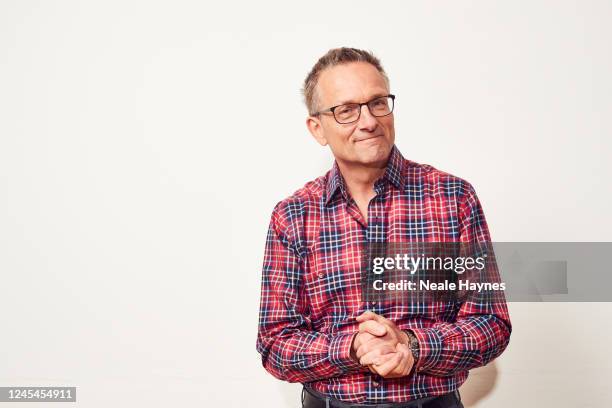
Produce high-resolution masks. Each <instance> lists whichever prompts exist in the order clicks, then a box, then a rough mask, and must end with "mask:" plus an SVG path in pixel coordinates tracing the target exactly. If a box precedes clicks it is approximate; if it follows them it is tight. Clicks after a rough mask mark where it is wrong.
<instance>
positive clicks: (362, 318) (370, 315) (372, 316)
mask: <svg viewBox="0 0 612 408" xmlns="http://www.w3.org/2000/svg"><path fill="white" fill-rule="evenodd" d="M355 319H356V320H357V321H358V322H365V321H367V320H374V321H376V322H378V323H381V324H382V323H390V322H391V321H390V320H389V319H387V318H386V317H384V316H381V315H379V314H376V313H374V312H371V311H369V310H367V311H365V312H363V313H362V314H360V315H359V316H357V317H356V318H355Z"/></svg>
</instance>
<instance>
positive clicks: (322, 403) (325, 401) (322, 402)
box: [302, 386, 464, 408]
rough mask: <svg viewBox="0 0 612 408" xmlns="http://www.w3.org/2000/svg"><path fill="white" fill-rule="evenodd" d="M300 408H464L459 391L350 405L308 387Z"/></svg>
mask: <svg viewBox="0 0 612 408" xmlns="http://www.w3.org/2000/svg"><path fill="white" fill-rule="evenodd" d="M302 408H464V407H463V404H462V403H461V396H460V395H459V391H453V392H450V393H448V394H445V395H440V396H438V397H429V398H421V399H418V400H413V401H409V402H404V403H387V404H351V403H347V402H342V401H340V400H337V399H335V398H330V397H327V396H325V395H323V394H321V393H319V392H317V391H315V390H313V389H312V388H310V387H308V386H304V388H303V389H302Z"/></svg>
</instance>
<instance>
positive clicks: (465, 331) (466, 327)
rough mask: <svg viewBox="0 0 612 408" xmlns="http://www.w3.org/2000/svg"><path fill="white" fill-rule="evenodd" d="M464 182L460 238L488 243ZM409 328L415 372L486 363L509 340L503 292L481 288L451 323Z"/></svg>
mask: <svg viewBox="0 0 612 408" xmlns="http://www.w3.org/2000/svg"><path fill="white" fill-rule="evenodd" d="M466 184H467V188H466V193H465V194H464V196H463V197H462V200H461V203H460V206H459V218H460V219H459V224H460V241H461V242H462V243H472V242H477V243H478V242H484V243H488V244H490V241H491V238H490V236H489V231H488V227H487V223H486V220H485V217H484V213H483V210H482V206H481V205H480V202H479V200H478V198H477V196H476V193H475V191H474V189H473V187H472V186H471V185H469V184H468V183H466ZM489 261H491V264H490V266H489V267H488V269H489V271H488V272H487V273H488V274H491V273H492V274H494V275H495V276H497V278H498V279H499V275H498V271H497V265H496V263H495V259H494V257H493V258H492V259H489V260H488V261H487V263H488V264H489ZM489 276H491V275H489ZM410 330H411V331H412V332H413V333H414V335H415V337H416V338H417V340H418V342H419V359H418V361H417V364H416V367H415V369H416V371H417V372H422V373H427V374H430V375H435V376H448V375H453V374H455V373H456V372H459V371H465V370H469V369H472V368H476V367H480V366H483V365H486V364H487V363H488V362H490V361H491V360H493V359H495V358H496V357H498V356H499V355H500V354H501V353H502V352H503V351H504V350H505V348H506V346H507V345H508V343H509V341H510V333H511V331H512V326H511V323H510V317H509V314H508V308H507V305H506V301H505V297H504V295H503V292H499V291H495V293H494V294H492V293H491V292H488V291H483V292H479V293H472V294H470V295H469V296H467V297H466V298H465V299H464V302H462V304H461V306H460V308H459V311H458V314H457V319H456V321H455V322H453V323H449V322H438V323H436V324H434V325H433V326H431V327H427V328H410Z"/></svg>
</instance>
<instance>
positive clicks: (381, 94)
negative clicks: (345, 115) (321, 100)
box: [335, 92, 389, 106]
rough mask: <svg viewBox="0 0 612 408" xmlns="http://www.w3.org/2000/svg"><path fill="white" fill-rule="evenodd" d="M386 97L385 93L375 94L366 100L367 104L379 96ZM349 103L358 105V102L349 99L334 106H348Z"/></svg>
mask: <svg viewBox="0 0 612 408" xmlns="http://www.w3.org/2000/svg"><path fill="white" fill-rule="evenodd" d="M387 95H389V94H388V93H387V92H376V93H375V94H374V95H372V96H371V97H370V98H369V99H368V102H369V101H371V100H372V99H376V98H380V97H381V96H387ZM349 103H360V102H355V100H354V99H349V100H345V101H342V102H340V103H338V104H336V105H335V106H338V105H346V104H349Z"/></svg>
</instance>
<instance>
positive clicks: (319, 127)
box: [306, 116, 327, 146]
mask: <svg viewBox="0 0 612 408" xmlns="http://www.w3.org/2000/svg"><path fill="white" fill-rule="evenodd" d="M306 127H307V128H308V131H309V132H310V134H311V135H312V137H314V138H315V140H316V141H317V142H318V143H319V144H320V145H321V146H327V139H326V138H325V132H324V130H323V124H322V123H321V119H319V118H317V117H316V116H309V117H308V118H306Z"/></svg>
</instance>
